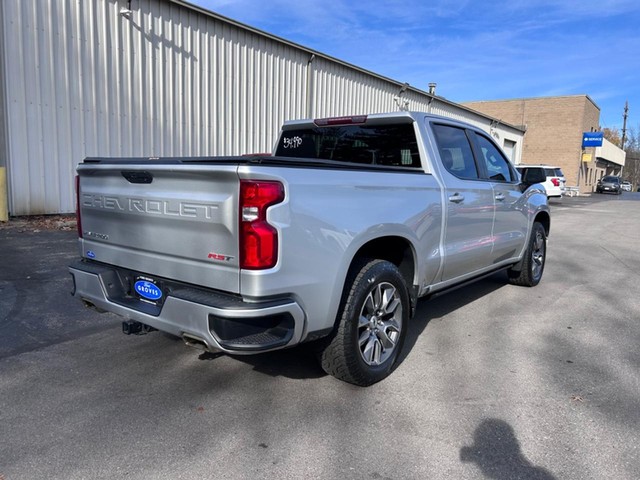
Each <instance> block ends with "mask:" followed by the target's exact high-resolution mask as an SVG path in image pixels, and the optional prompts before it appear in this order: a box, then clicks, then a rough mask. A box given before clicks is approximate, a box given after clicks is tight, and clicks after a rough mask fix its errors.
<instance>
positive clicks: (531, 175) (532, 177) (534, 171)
mask: <svg viewBox="0 0 640 480" xmlns="http://www.w3.org/2000/svg"><path fill="white" fill-rule="evenodd" d="M546 180H547V174H546V173H545V172H544V168H527V169H525V171H524V173H523V174H522V183H524V184H525V185H526V186H527V187H529V186H531V185H534V184H536V183H544V182H545V181H546Z"/></svg>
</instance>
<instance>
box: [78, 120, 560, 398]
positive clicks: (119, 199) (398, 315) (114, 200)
mask: <svg viewBox="0 0 640 480" xmlns="http://www.w3.org/2000/svg"><path fill="white" fill-rule="evenodd" d="M77 173H78V177H77V195H78V233H79V236H80V238H79V243H80V249H81V255H82V258H81V259H79V260H78V261H77V262H75V263H74V264H73V265H71V266H70V267H69V270H70V272H71V275H72V276H73V280H74V289H73V295H75V296H76V297H78V298H79V299H81V300H82V301H83V302H84V303H85V304H86V305H88V306H91V307H95V308H97V309H99V310H107V311H110V312H114V313H116V314H118V315H121V316H122V317H124V319H126V321H124V322H123V330H124V331H125V333H136V332H141V331H142V332H145V331H149V330H152V329H157V330H162V331H165V332H168V333H170V334H173V335H177V336H180V337H182V338H183V339H184V341H185V342H186V343H187V344H189V345H192V346H197V347H200V348H202V349H205V350H208V351H212V352H226V353H228V354H234V355H241V354H256V353H259V352H265V351H270V350H276V349H280V348H285V347H291V346H293V345H298V344H300V343H302V342H312V341H313V346H314V347H315V348H314V349H315V350H316V351H317V352H318V357H319V359H320V362H321V364H322V367H323V368H324V369H325V371H326V372H328V373H330V374H332V375H334V376H335V377H337V378H339V379H341V380H344V381H347V382H351V383H353V384H357V385H363V386H364V385H370V384H372V383H374V382H377V381H379V380H381V379H383V378H385V377H386V376H387V375H389V373H390V372H391V371H392V370H393V368H394V366H395V365H396V363H397V360H398V355H399V352H400V350H401V348H402V344H403V339H404V337H405V335H406V332H407V329H408V328H409V326H410V321H411V318H412V316H413V314H414V311H415V308H416V302H417V300H418V298H420V297H426V296H431V295H433V294H436V293H442V292H444V291H446V290H447V289H450V288H452V287H456V286H459V285H460V284H462V283H465V282H468V281H471V280H476V279H478V278H481V277H483V276H486V275H488V274H491V273H494V272H496V271H497V270H501V269H504V270H506V275H505V279H508V281H510V282H511V283H514V284H518V285H524V286H534V285H536V284H538V282H539V281H540V279H541V277H542V272H543V269H544V263H545V254H546V242H547V236H548V234H549V227H550V215H549V207H548V204H547V197H546V195H545V193H544V190H543V189H541V188H539V187H540V186H539V185H537V184H538V183H539V182H541V181H544V180H545V178H544V176H543V174H542V173H541V174H540V175H542V178H538V177H539V176H540V175H538V176H536V171H535V170H531V171H530V174H529V178H521V177H520V175H519V174H518V173H517V171H516V170H515V168H514V167H513V165H512V164H511V163H510V162H509V160H508V159H507V158H506V157H505V155H504V154H503V153H502V151H501V150H500V148H499V147H498V146H497V145H496V144H495V143H494V141H493V139H492V138H491V137H490V136H489V135H487V134H486V133H485V132H483V131H481V130H480V129H478V128H476V127H473V126H471V125H468V124H464V123H460V122H457V121H454V120H451V119H447V118H443V117H438V116H433V115H428V114H425V113H416V112H397V113H389V114H376V115H368V116H352V117H341V118H328V119H317V120H302V121H291V122H287V123H286V124H285V125H284V126H283V127H282V131H281V134H280V138H279V140H278V142H277V144H276V147H275V152H274V154H273V155H256V156H243V157H199V158H126V159H112V158H87V159H85V160H84V162H82V163H81V164H80V165H79V166H78V170H77Z"/></svg>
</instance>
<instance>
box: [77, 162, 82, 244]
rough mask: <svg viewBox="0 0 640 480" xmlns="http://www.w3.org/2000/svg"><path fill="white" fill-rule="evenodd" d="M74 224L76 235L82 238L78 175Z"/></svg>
mask: <svg viewBox="0 0 640 480" xmlns="http://www.w3.org/2000/svg"><path fill="white" fill-rule="evenodd" d="M76 224H77V226H78V237H80V238H82V219H81V218H80V175H76Z"/></svg>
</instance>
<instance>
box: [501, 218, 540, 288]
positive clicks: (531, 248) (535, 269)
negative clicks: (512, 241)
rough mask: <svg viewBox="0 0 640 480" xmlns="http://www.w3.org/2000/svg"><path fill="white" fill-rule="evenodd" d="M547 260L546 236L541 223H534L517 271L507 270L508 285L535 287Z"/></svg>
mask: <svg viewBox="0 0 640 480" xmlns="http://www.w3.org/2000/svg"><path fill="white" fill-rule="evenodd" d="M546 258H547V234H546V232H545V230H544V227H543V226H542V224H541V223H539V222H535V223H534V224H533V228H532V229H531V236H530V237H529V243H528V245H527V250H526V251H525V253H524V258H523V259H522V263H521V268H520V270H519V271H516V270H514V269H509V270H508V271H507V274H508V275H509V283H511V284H513V285H520V286H523V287H535V286H536V285H538V283H540V279H542V273H543V272H544V264H545V261H546Z"/></svg>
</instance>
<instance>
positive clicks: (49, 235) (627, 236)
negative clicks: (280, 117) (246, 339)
mask: <svg viewBox="0 0 640 480" xmlns="http://www.w3.org/2000/svg"><path fill="white" fill-rule="evenodd" d="M552 216H553V218H552V227H551V236H550V240H549V247H548V256H547V265H546V268H545V273H544V277H543V279H542V282H541V283H540V285H539V286H537V287H535V288H533V289H527V288H522V287H516V286H511V285H507V284H506V282H505V279H504V277H503V275H502V274H496V275H494V276H492V277H490V278H488V279H486V280H483V281H481V282H479V283H477V284H474V285H472V286H469V287H466V288H463V289H460V290H457V291H455V292H452V293H450V294H447V295H444V296H442V297H439V298H436V299H433V300H429V301H422V302H420V304H419V308H418V311H417V315H416V318H415V320H414V322H413V324H412V326H411V330H410V332H409V338H408V339H407V343H406V345H405V352H404V359H403V361H402V363H401V365H400V366H399V368H398V369H397V370H396V371H395V372H394V374H393V375H392V376H391V377H389V378H388V379H386V380H385V381H383V382H381V383H378V384H376V385H374V386H372V387H369V388H358V387H354V386H351V385H348V384H345V383H342V382H339V381H337V380H335V379H334V378H332V377H329V376H327V375H325V374H324V373H323V372H322V371H321V370H320V368H319V367H318V366H317V365H316V363H315V360H314V359H313V357H312V356H311V355H310V353H309V352H308V351H306V350H305V349H303V348H297V349H292V350H287V351H283V352H276V353H271V354H265V355H260V356H253V357H248V358H247V357H245V358H235V357H229V356H214V355H210V354H201V353H199V352H198V351H196V350H192V349H189V348H187V347H185V346H184V345H183V344H182V343H181V342H180V341H177V340H176V339H174V338H172V337H169V336H167V335H164V334H161V333H158V332H155V333H151V334H148V335H144V336H125V335H123V334H122V333H120V319H118V318H117V317H115V316H113V315H112V314H103V315H100V314H97V313H95V312H93V311H91V310H86V309H84V308H83V307H82V306H81V305H80V303H79V302H77V301H76V300H74V299H72V298H71V296H70V295H69V291H70V289H71V279H70V276H69V275H68V273H67V271H66V265H67V264H68V263H69V262H70V261H71V260H72V259H73V258H75V256H76V242H75V235H76V234H75V231H73V230H67V231H63V230H59V229H40V228H34V227H33V225H30V224H29V223H26V224H25V223H23V224H20V225H18V226H16V224H15V222H11V224H10V225H8V226H7V225H4V226H2V227H0V479H1V480H18V479H29V480H31V479H68V480H71V479H113V478H128V479H155V478H171V479H194V478H228V479H255V478H279V479H280V478H296V479H297V478H323V479H328V478H330V479H333V478H336V479H337V478H340V479H342V478H353V479H359V478H368V479H370V478H372V479H441V478H442V479H476V478H491V479H516V478H518V479H558V480H559V479H585V478H593V479H596V478H613V479H631V478H640V451H639V447H638V445H639V444H640V350H639V349H638V345H640V288H639V285H640V251H639V250H638V247H639V240H640V193H625V194H623V195H621V196H603V195H594V196H592V197H574V198H564V199H562V200H560V201H554V202H552Z"/></svg>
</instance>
